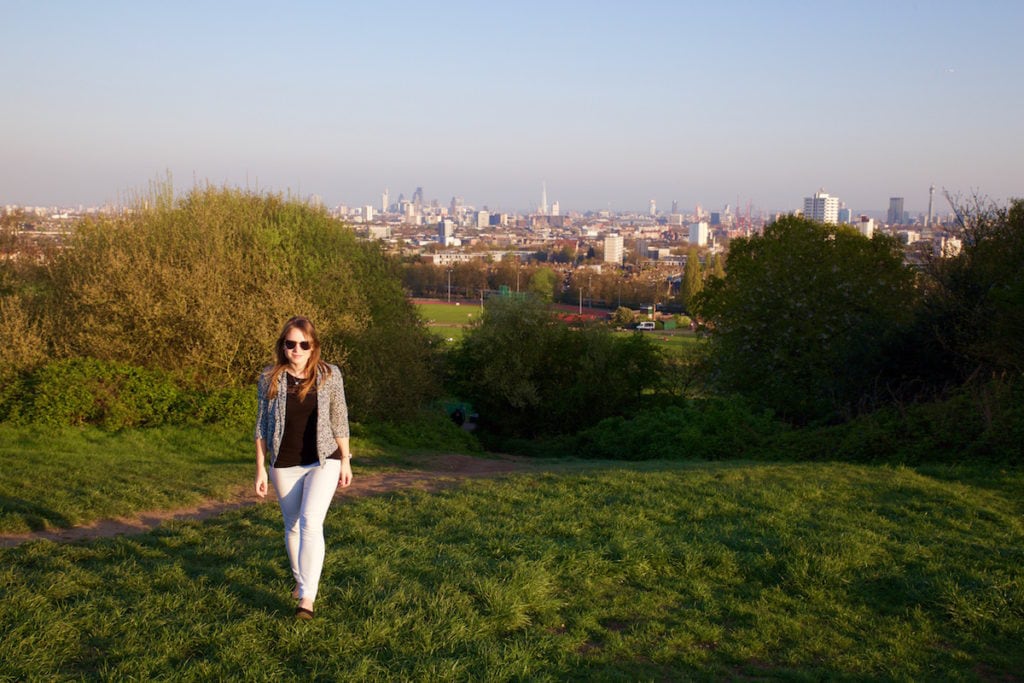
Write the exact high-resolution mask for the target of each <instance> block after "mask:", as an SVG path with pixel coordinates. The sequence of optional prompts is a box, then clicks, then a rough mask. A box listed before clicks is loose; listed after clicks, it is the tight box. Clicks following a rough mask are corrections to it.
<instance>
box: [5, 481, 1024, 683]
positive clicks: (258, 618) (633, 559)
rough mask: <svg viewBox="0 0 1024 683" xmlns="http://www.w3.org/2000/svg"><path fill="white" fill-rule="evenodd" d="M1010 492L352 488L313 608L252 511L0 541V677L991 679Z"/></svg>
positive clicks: (1017, 504) (634, 486)
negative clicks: (61, 540) (101, 532)
mask: <svg viewBox="0 0 1024 683" xmlns="http://www.w3.org/2000/svg"><path fill="white" fill-rule="evenodd" d="M55 485H56V486H57V487H60V486H63V485H64V484H63V483H62V482H57V483H56V484H55ZM1022 493H1024V476H1022V475H1021V473H1019V472H1016V471H1010V472H1006V473H999V472H986V471H984V470H951V469H948V468H935V467H933V468H930V469H928V470H920V471H917V470H913V469H907V468H889V467H867V466H853V465H844V464H822V463H817V464H751V463H708V464H705V463H701V464H668V463H644V464H642V465H632V466H629V467H625V466H622V465H621V464H618V465H612V464H607V463H605V464H598V465H581V464H579V463H574V464H571V465H567V466H565V467H564V468H561V469H558V470H556V471H553V472H550V473H542V474H521V475H514V476H511V477H509V478H507V479H504V480H497V481H473V482H468V483H466V484H465V485H464V486H462V487H460V488H459V489H455V490H449V491H445V492H443V493H440V494H426V493H418V492H409V493H396V494H392V495H387V496H382V497H377V498H369V499H349V500H345V501H343V502H341V503H338V504H336V505H335V506H334V507H333V508H332V510H331V512H330V513H329V515H328V519H327V530H326V533H327V538H328V556H327V563H326V566H325V571H324V577H323V583H322V587H321V595H320V599H319V600H318V602H317V617H316V619H315V620H314V621H313V622H310V623H296V622H295V621H294V620H293V619H292V618H291V616H290V614H291V607H292V605H291V601H290V600H289V599H288V598H287V593H288V591H289V589H290V588H291V585H290V578H289V575H288V571H287V562H286V560H285V557H284V550H283V543H282V539H281V529H280V516H279V513H278V511H277V509H276V506H275V505H273V504H266V505H262V506H259V507H256V508H249V509H244V510H238V511H235V512H231V513H228V514H225V515H223V516H221V517H219V518H216V519H214V520H211V521H208V522H205V523H198V522H195V523H190V522H172V523H169V524H167V525H165V526H164V527H162V528H160V529H159V530H157V531H155V532H152V533H149V534H144V535H140V536H135V537H124V538H117V539H110V540H103V541H96V542H92V543H86V544H76V545H57V544H54V543H51V542H48V541H39V542H33V543H30V544H27V545H24V546H21V547H18V548H13V549H6V550H2V551H0V586H2V591H3V593H2V594H3V600H0V629H2V632H3V633H4V634H5V637H4V639H3V641H2V644H0V661H2V662H3V663H4V666H3V667H2V670H0V679H11V680H21V679H47V680H50V679H78V678H99V679H105V680H122V679H150V678H173V679H183V680H198V679H202V680H207V679H240V678H245V679H253V680H270V679H280V678H295V679H302V680H342V679H343V680H466V679H479V680H499V681H500V680H566V679H569V680H690V679H696V680H722V679H742V678H754V679H757V680H766V679H768V680H778V679H785V680H824V679H829V680H833V679H840V680H844V679H845V680H865V679H872V680H877V679H886V680H937V679H938V680H941V679H947V680H948V679H966V680H977V679H984V680H993V679H994V680H1011V678H1010V677H1012V676H1019V675H1020V672H1021V671H1022V670H1024V655H1022V654H1021V652H1020V648H1019V644H1020V642H1021V641H1022V639H1024V577H1022V570H1021V566H1022V565H1024V523H1022V513H1024V507H1022V503H1021V501H1022V500H1024V498H1022V496H1021V494H1022Z"/></svg>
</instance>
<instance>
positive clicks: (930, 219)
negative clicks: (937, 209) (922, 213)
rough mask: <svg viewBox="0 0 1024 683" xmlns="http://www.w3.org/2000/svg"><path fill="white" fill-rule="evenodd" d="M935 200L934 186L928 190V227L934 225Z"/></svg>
mask: <svg viewBox="0 0 1024 683" xmlns="http://www.w3.org/2000/svg"><path fill="white" fill-rule="evenodd" d="M933 199H935V186H934V185H932V186H931V187H929V188H928V220H927V222H926V223H925V225H926V226H927V227H931V225H932V200H933Z"/></svg>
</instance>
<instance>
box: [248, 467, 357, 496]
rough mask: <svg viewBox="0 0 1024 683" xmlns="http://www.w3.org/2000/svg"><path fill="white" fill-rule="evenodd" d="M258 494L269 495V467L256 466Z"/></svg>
mask: <svg viewBox="0 0 1024 683" xmlns="http://www.w3.org/2000/svg"><path fill="white" fill-rule="evenodd" d="M350 476H351V475H350ZM256 495H257V496H258V497H260V498H266V497H267V468H265V467H257V468H256Z"/></svg>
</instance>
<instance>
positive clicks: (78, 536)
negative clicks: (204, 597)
mask: <svg viewBox="0 0 1024 683" xmlns="http://www.w3.org/2000/svg"><path fill="white" fill-rule="evenodd" d="M492 458H493V459H485V458H479V457H474V456H470V455H455V454H450V455H441V456H430V458H429V459H427V458H423V459H417V460H420V461H419V462H416V461H415V460H414V462H415V464H416V465H418V466H422V467H423V469H409V470H401V471H397V472H379V473H369V474H360V473H359V470H358V469H356V472H355V477H354V478H353V481H352V485H351V486H350V487H348V488H347V489H344V490H339V491H338V493H337V494H336V496H335V497H336V498H341V499H344V498H350V497H356V498H361V497H364V496H379V495H382V494H386V493H391V492H393V491H400V490H403V489H421V490H424V491H437V490H440V489H442V488H445V487H447V486H453V485H455V484H458V483H459V482H460V481H463V480H465V479H473V478H481V477H496V476H500V475H502V474H509V473H512V472H524V471H527V470H531V469H536V465H535V464H534V463H532V462H531V461H530V460H528V459H526V458H520V457H516V456H511V455H504V456H492ZM251 505H276V501H275V499H274V497H273V494H271V495H269V496H267V498H266V499H264V500H262V501H260V500H259V499H257V498H256V496H255V495H254V494H253V493H252V489H251V487H250V486H249V485H248V484H246V485H245V486H244V487H240V488H239V489H238V490H237V491H236V492H235V493H234V494H232V495H231V496H230V497H229V498H228V499H227V500H209V501H205V502H203V503H200V504H198V505H193V506H191V507H187V508H178V509H175V510H155V511H151V512H143V513H140V514H138V515H133V516H131V517H118V518H116V519H103V520H98V521H96V522H92V523H91V524H87V525H85V526H78V527H71V528H69V529H52V530H47V531H33V532H30V533H26V534H7V535H3V534H0V548H10V547H13V546H17V545H21V544H22V543H26V542H28V541H34V540H39V539H48V540H51V541H55V542H58V543H72V542H75V541H90V540H93V539H97V538H110V537H113V536H119V535H122V534H141V533H145V532H147V531H152V530H153V529H155V528H156V527H158V526H160V525H161V524H163V523H164V522H166V521H168V520H174V519H188V520H203V519H209V518H210V517H215V516H216V515H219V514H221V513H224V512H227V511H228V510H236V509H238V508H242V507H249V506H251Z"/></svg>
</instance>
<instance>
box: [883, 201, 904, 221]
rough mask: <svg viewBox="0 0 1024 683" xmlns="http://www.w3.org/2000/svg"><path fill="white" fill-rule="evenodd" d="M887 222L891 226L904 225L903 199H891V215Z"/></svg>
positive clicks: (887, 217)
mask: <svg viewBox="0 0 1024 683" xmlns="http://www.w3.org/2000/svg"><path fill="white" fill-rule="evenodd" d="M885 222H886V223H888V224H889V225H903V197H889V213H888V215H887V216H886V220H885Z"/></svg>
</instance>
